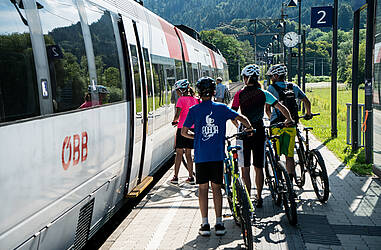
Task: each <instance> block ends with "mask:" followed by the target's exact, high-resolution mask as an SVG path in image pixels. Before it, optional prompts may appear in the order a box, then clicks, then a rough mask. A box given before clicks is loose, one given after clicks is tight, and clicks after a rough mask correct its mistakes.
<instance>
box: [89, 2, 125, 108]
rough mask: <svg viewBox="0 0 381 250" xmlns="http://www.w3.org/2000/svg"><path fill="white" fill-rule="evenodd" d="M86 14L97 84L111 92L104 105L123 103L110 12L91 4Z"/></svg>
mask: <svg viewBox="0 0 381 250" xmlns="http://www.w3.org/2000/svg"><path fill="white" fill-rule="evenodd" d="M86 3H87V2H86ZM86 12H87V18H88V22H89V28H90V33H91V40H92V42H93V49H94V56H95V67H96V70H97V81H98V83H97V84H98V85H103V86H105V87H106V88H107V90H108V92H109V94H108V95H106V100H104V101H103V103H112V102H118V101H121V100H122V99H123V90H122V80H121V75H120V65H119V57H118V49H117V45H116V41H115V35H114V29H113V24H112V20H111V15H110V12H109V11H106V10H101V9H100V7H97V6H94V5H91V4H90V3H87V4H86Z"/></svg>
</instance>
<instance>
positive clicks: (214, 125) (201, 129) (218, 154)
mask: <svg viewBox="0 0 381 250" xmlns="http://www.w3.org/2000/svg"><path fill="white" fill-rule="evenodd" d="M237 116H238V113H237V112H235V111H234V110H232V109H230V108H229V107H228V106H226V105H225V104H222V103H215V102H212V101H203V102H201V103H200V104H197V105H195V106H193V107H191V108H190V109H189V113H188V115H187V119H186V120H185V122H184V127H187V128H190V127H192V125H194V133H195V138H194V162H195V163H201V162H209V161H222V160H224V147H225V132H226V121H227V120H230V119H235V118H236V117H237Z"/></svg>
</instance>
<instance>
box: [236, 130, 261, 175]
mask: <svg viewBox="0 0 381 250" xmlns="http://www.w3.org/2000/svg"><path fill="white" fill-rule="evenodd" d="M242 146H243V149H242V154H241V157H240V155H238V159H240V158H241V159H242V156H243V165H242V160H239V161H238V163H239V165H240V166H241V167H246V168H248V167H250V166H251V155H253V165H254V167H256V168H263V167H264V159H265V129H264V127H262V126H261V127H256V132H255V133H254V134H253V135H252V136H249V137H246V138H244V139H243V140H242Z"/></svg>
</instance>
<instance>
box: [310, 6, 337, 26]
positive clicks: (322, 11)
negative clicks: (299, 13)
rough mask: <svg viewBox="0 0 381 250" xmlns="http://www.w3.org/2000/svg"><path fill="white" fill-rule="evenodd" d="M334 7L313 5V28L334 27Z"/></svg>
mask: <svg viewBox="0 0 381 250" xmlns="http://www.w3.org/2000/svg"><path fill="white" fill-rule="evenodd" d="M332 24H333V7H332V6H323V7H312V8H311V28H322V27H332Z"/></svg>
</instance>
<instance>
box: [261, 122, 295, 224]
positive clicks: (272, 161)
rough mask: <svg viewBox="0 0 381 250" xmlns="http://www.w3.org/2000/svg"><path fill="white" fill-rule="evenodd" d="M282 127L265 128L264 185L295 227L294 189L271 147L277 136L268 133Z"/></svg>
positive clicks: (281, 124)
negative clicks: (272, 129) (282, 207)
mask: <svg viewBox="0 0 381 250" xmlns="http://www.w3.org/2000/svg"><path fill="white" fill-rule="evenodd" d="M284 126H285V125H284V123H276V124H273V125H270V126H265V144H266V152H265V174H266V178H265V183H266V185H267V186H268V187H269V189H270V192H271V196H272V198H273V200H274V202H275V204H276V205H277V206H280V205H281V204H282V203H283V206H284V211H285V214H286V216H287V219H288V222H289V223H290V224H291V225H296V224H297V222H298V218H297V212H296V202H295V193H294V189H293V187H292V183H291V180H290V176H289V175H288V172H287V170H286V167H285V164H284V163H283V162H282V161H280V158H279V155H278V153H277V149H276V147H274V146H273V145H274V144H275V143H276V140H278V139H279V136H271V135H270V133H269V132H268V130H270V129H271V128H283V127H284Z"/></svg>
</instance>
